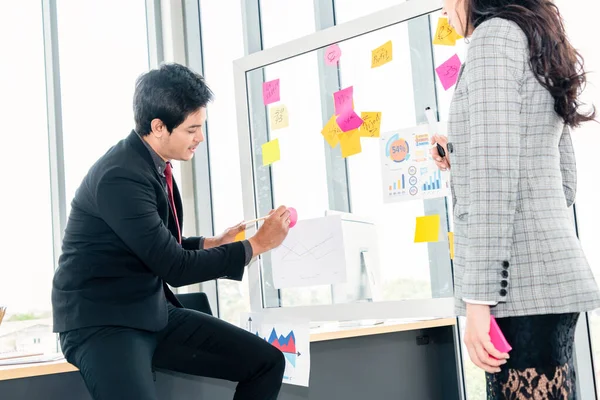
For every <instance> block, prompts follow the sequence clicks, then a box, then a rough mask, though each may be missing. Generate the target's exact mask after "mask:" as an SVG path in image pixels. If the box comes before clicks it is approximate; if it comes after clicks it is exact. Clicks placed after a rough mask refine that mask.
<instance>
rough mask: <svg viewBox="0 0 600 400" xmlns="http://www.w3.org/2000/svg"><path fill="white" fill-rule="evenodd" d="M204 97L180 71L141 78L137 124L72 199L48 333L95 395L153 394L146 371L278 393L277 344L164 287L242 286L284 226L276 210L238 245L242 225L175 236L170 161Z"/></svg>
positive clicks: (187, 142)
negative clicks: (191, 305)
mask: <svg viewBox="0 0 600 400" xmlns="http://www.w3.org/2000/svg"><path fill="white" fill-rule="evenodd" d="M211 98H212V93H211V91H210V89H209V88H208V87H207V85H206V84H205V82H204V79H203V78H202V77H201V76H199V75H197V74H195V73H194V72H192V71H191V70H189V69H188V68H186V67H184V66H181V65H178V64H168V65H163V66H161V67H160V68H159V69H157V70H152V71H150V72H148V73H146V74H144V75H142V76H141V77H140V78H139V79H138V81H137V82H136V88H135V95H134V116H135V130H134V131H132V132H131V133H130V134H129V136H128V137H127V138H125V139H123V140H121V141H120V142H119V143H117V144H116V145H115V146H114V147H112V148H111V149H110V150H109V151H108V152H107V153H106V154H105V155H104V156H102V157H101V158H100V159H99V160H98V161H97V162H96V163H95V164H94V165H93V166H92V167H91V168H90V170H89V172H88V174H87V175H86V176H85V178H84V179H83V181H82V183H81V185H80V187H79V189H78V190H77V192H76V194H75V198H74V199H73V202H72V203H71V214H70V216H69V221H68V224H67V228H66V230H65V235H64V240H63V247H62V255H61V257H60V260H59V266H58V269H57V270H56V273H55V276H54V280H53V287H52V307H53V311H54V331H55V332H60V343H61V347H62V350H63V352H64V354H65V358H66V359H67V360H68V361H69V362H70V363H72V364H73V365H75V366H77V367H78V368H79V370H80V373H81V375H82V377H83V379H84V381H85V383H86V385H87V388H88V390H89V392H90V394H91V395H92V397H93V398H94V399H95V400H119V399H123V400H125V399H127V400H132V399H143V400H155V399H157V397H156V393H155V388H154V382H153V373H152V370H153V367H156V368H161V369H168V370H174V371H178V372H184V373H189V374H194V375H198V376H207V377H214V378H220V379H227V380H230V381H234V382H239V384H238V385H237V390H236V394H235V397H234V399H237V400H243V399H248V400H249V399H256V400H266V399H276V398H277V395H278V393H279V390H280V387H281V380H282V376H283V371H284V368H285V359H284V357H283V355H282V353H281V352H280V351H279V350H277V349H276V348H275V347H273V346H271V345H270V344H268V343H266V342H265V341H264V340H262V339H260V338H258V337H257V336H255V335H252V334H250V333H248V332H246V331H244V330H243V329H240V328H238V327H236V326H233V325H231V324H228V323H226V322H224V321H221V320H219V319H218V318H214V317H212V316H210V315H207V314H203V313H200V312H196V311H192V310H188V309H185V308H182V306H181V304H180V303H179V302H178V301H177V299H176V298H175V296H174V295H173V293H172V292H171V290H170V289H169V287H168V286H167V284H169V285H171V286H175V287H178V286H183V285H189V284H193V283H198V282H203V281H208V280H212V279H217V278H228V279H234V280H238V281H239V280H241V279H242V276H243V274H244V268H245V266H246V265H248V263H249V262H250V260H251V259H252V257H254V256H257V255H258V254H261V253H263V252H266V251H269V250H271V249H273V248H275V247H277V246H279V245H280V244H281V242H282V241H283V240H284V238H285V236H286V235H287V232H288V229H289V223H290V221H289V211H287V209H286V208H285V207H283V206H282V207H279V208H278V209H277V210H274V211H272V212H271V214H270V216H269V217H268V218H267V219H266V220H265V221H264V224H263V225H262V226H261V227H260V229H259V230H258V231H257V233H256V235H254V236H253V237H251V238H250V239H249V240H247V241H246V240H244V241H241V242H240V241H238V242H234V237H235V235H236V234H237V233H238V232H241V231H242V230H244V229H245V227H244V224H243V223H242V224H239V225H238V226H236V227H233V228H230V229H228V230H227V231H225V232H224V233H223V234H222V235H219V236H217V237H213V238H199V237H190V238H182V237H181V223H182V221H183V214H182V204H181V198H180V195H179V191H178V190H177V185H176V184H175V182H174V181H173V179H172V170H171V164H170V162H169V161H170V160H182V161H184V160H185V161H187V160H190V159H191V158H192V157H193V156H194V151H195V150H196V148H197V146H198V145H199V143H200V142H202V140H203V139H204V137H203V134H202V126H203V124H204V122H205V120H206V105H207V103H208V102H209V101H210V100H211Z"/></svg>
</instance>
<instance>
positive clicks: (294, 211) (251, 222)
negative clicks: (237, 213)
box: [246, 207, 298, 228]
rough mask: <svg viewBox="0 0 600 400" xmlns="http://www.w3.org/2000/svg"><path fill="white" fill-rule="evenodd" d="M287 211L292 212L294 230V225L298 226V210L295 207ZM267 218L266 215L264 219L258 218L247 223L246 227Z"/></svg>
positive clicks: (291, 226) (291, 222)
mask: <svg viewBox="0 0 600 400" xmlns="http://www.w3.org/2000/svg"><path fill="white" fill-rule="evenodd" d="M287 210H288V211H289V212H290V228H293V227H294V225H296V222H298V211H296V209H295V208H294V207H288V208H287ZM267 218H269V216H268V215H266V216H264V217H260V218H256V219H253V220H250V221H248V222H246V225H250V224H253V223H255V222H258V221H262V220H263V219H267Z"/></svg>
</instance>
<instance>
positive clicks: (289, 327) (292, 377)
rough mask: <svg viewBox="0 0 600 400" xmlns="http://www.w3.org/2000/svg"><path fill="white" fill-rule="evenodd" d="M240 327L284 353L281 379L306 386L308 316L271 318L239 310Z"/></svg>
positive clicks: (308, 339)
mask: <svg viewBox="0 0 600 400" xmlns="http://www.w3.org/2000/svg"><path fill="white" fill-rule="evenodd" d="M240 323H241V327H242V328H243V329H245V330H247V331H248V332H250V333H252V334H255V335H257V336H259V337H260V338H262V339H263V340H265V341H266V342H268V343H270V344H271V345H273V346H275V347H276V348H278V349H279V350H281V352H282V353H283V355H284V357H285V372H284V373H283V383H288V384H290V385H297V386H306V387H308V383H309V380H310V323H309V321H308V319H306V320H304V319H290V318H285V319H284V320H273V319H272V317H265V316H264V315H263V314H259V313H242V314H241V321H240Z"/></svg>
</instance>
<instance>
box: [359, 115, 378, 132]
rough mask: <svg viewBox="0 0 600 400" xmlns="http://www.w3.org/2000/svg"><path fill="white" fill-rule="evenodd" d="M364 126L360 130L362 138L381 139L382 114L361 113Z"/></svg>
mask: <svg viewBox="0 0 600 400" xmlns="http://www.w3.org/2000/svg"><path fill="white" fill-rule="evenodd" d="M360 118H361V119H362V120H363V124H362V125H361V126H360V128H358V130H359V131H360V136H362V137H379V134H380V132H381V113H380V112H371V111H365V112H361V113H360Z"/></svg>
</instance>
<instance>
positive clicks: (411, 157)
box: [380, 123, 450, 203]
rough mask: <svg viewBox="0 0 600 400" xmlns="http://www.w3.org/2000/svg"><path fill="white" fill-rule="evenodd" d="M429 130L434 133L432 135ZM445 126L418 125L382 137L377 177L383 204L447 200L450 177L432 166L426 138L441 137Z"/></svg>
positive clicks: (428, 143)
mask: <svg viewBox="0 0 600 400" xmlns="http://www.w3.org/2000/svg"><path fill="white" fill-rule="evenodd" d="M432 130H433V131H434V132H432ZM444 133H445V124H443V123H437V124H435V125H434V126H433V127H430V126H429V125H427V124H425V125H418V126H416V127H413V128H409V129H403V130H398V131H393V132H388V133H386V134H382V136H381V141H380V147H381V174H382V184H383V188H382V189H383V201H384V203H393V202H398V201H408V200H423V199H432V198H436V197H444V196H447V195H448V194H449V192H450V183H449V179H450V174H449V173H448V172H442V171H440V170H439V168H438V167H437V166H436V165H435V162H434V161H433V158H432V157H431V153H430V151H429V150H430V148H431V146H430V137H431V135H433V134H444Z"/></svg>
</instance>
